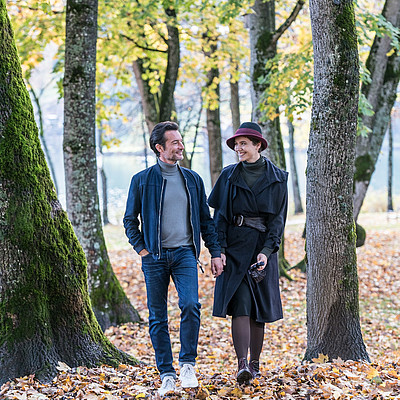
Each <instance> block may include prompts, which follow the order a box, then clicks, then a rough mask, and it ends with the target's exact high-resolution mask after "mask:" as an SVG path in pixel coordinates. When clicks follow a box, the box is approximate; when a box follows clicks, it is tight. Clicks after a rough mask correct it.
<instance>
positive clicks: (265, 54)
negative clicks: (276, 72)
mask: <svg viewBox="0 0 400 400" xmlns="http://www.w3.org/2000/svg"><path fill="white" fill-rule="evenodd" d="M272 37H273V33H272V32H269V31H266V30H265V31H263V32H262V33H261V35H260V36H259V38H258V40H257V44H256V46H255V48H256V62H255V64H254V71H253V85H254V87H255V88H256V90H257V91H263V90H265V89H266V84H259V83H258V82H259V80H260V79H261V78H263V77H265V76H267V75H268V73H269V69H268V68H267V67H266V63H267V61H268V60H270V59H272V58H273V57H274V55H275V54H274V51H273V49H271V40H272Z"/></svg>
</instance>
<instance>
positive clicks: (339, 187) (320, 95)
mask: <svg viewBox="0 0 400 400" xmlns="http://www.w3.org/2000/svg"><path fill="white" fill-rule="evenodd" d="M310 14H311V27H312V37H313V46H314V95H313V105H312V115H311V129H310V142H309V147H308V162H307V210H306V225H307V230H306V250H307V260H308V264H307V350H306V353H305V356H304V358H305V359H306V360H312V359H313V358H318V357H319V355H320V354H323V355H325V356H327V357H328V359H329V360H333V359H336V358H338V357H340V358H341V359H343V360H348V359H351V360H369V357H368V354H367V351H366V348H365V345H364V342H363V338H362V334H361V328H360V319H359V302H358V277H357V256H356V247H355V246H356V243H355V224H354V220H353V201H352V192H353V166H354V158H355V139H356V132H357V110H358V93H359V63H358V49H357V34H356V31H355V17H354V5H353V1H352V0H342V1H341V2H333V1H330V0H310Z"/></svg>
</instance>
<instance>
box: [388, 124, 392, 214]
mask: <svg viewBox="0 0 400 400" xmlns="http://www.w3.org/2000/svg"><path fill="white" fill-rule="evenodd" d="M388 136H389V138H388V139H389V140H388V142H389V143H388V148H389V152H388V153H389V154H388V198H387V200H388V201H387V211H393V127H392V118H390V119H389V126H388Z"/></svg>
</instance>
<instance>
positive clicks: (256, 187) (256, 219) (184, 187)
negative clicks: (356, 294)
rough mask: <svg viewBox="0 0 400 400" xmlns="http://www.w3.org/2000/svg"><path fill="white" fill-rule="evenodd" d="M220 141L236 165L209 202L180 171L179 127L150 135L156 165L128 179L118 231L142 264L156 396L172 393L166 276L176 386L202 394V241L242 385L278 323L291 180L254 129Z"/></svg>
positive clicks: (196, 180) (195, 178) (198, 183)
mask: <svg viewBox="0 0 400 400" xmlns="http://www.w3.org/2000/svg"><path fill="white" fill-rule="evenodd" d="M226 143H227V145H228V146H229V147H230V148H231V149H232V150H234V151H235V152H236V154H237V156H238V162H237V163H235V164H232V165H229V166H227V167H225V168H224V169H223V170H222V172H221V175H220V177H219V178H218V180H217V182H216V184H215V186H214V188H213V189H212V191H211V193H210V196H209V198H208V202H207V198H206V194H205V189H204V184H203V181H202V179H201V178H200V176H199V175H198V174H197V173H196V172H194V171H192V170H189V169H186V168H182V167H180V166H179V164H178V162H179V161H180V160H182V159H183V151H184V145H183V141H182V136H181V134H180V133H179V127H178V125H177V124H176V123H174V122H170V121H166V122H161V123H159V124H157V125H156V126H155V127H154V129H153V131H152V132H151V135H150V147H151V149H152V150H153V151H154V152H155V154H156V156H157V163H156V164H155V165H153V166H152V167H149V168H147V169H145V170H143V171H141V172H139V173H137V174H136V175H134V176H133V178H132V181H131V185H130V188H129V194H128V199H127V205H126V212H125V216H124V227H125V232H126V235H127V237H128V240H129V243H130V244H131V245H132V246H133V248H134V250H135V251H136V252H137V253H138V254H139V255H140V256H141V258H142V271H143V274H144V278H145V282H146V290H147V305H148V310H149V333H150V338H151V341H152V345H153V348H154V351H155V356H156V363H157V369H158V371H159V373H160V377H161V380H162V384H161V387H160V388H159V389H158V393H159V394H160V395H161V396H162V395H164V394H166V393H167V392H170V391H174V390H175V388H176V371H175V369H174V367H173V357H172V349H171V341H170V336H169V331H168V315H167V300H168V287H169V283H170V278H172V280H173V282H174V284H175V287H176V290H177V293H178V298H179V308H180V310H181V321H180V345H181V349H180V353H179V366H180V374H179V379H180V382H181V386H182V387H183V388H192V387H197V386H198V379H197V376H196V371H195V368H194V366H195V362H196V357H197V343H198V336H199V328H200V307H201V305H200V303H199V299H198V275H197V274H198V270H197V260H198V257H199V254H200V246H201V242H200V237H201V238H202V239H203V241H204V244H205V246H206V247H207V248H208V250H209V252H210V254H211V271H212V273H213V275H214V277H216V281H215V289H214V307H213V316H215V317H222V318H225V317H226V316H227V315H230V316H231V317H232V340H233V345H234V348H235V352H236V355H237V359H238V371H237V381H238V383H239V384H245V383H248V382H249V381H250V380H252V379H253V378H256V377H257V376H259V375H260V368H259V359H260V354H261V350H262V346H263V340H264V325H265V323H268V322H273V321H276V320H278V319H281V318H282V305H281V299H280V291H279V269H278V257H277V251H278V249H279V244H280V239H281V236H282V234H283V230H284V225H285V220H286V212H287V177H288V173H287V172H286V171H283V170H281V169H279V168H278V167H276V166H275V165H274V164H273V163H272V162H271V161H270V160H268V159H267V158H266V157H264V156H262V155H261V152H262V151H263V150H264V149H266V148H267V141H266V140H265V139H264V138H263V136H262V132H261V128H260V126H259V125H258V124H256V123H253V122H245V123H243V124H241V125H240V127H239V129H238V130H237V131H236V132H235V133H234V135H233V136H232V137H230V138H229V139H228V140H227V141H226ZM210 151H212V149H210ZM209 206H211V207H212V208H213V209H214V217H213V218H212V217H211V215H210V210H209Z"/></svg>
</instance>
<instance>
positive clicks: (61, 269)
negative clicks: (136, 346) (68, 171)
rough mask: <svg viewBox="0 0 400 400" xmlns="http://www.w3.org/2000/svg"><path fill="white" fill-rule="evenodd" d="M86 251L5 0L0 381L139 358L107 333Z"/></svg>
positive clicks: (0, 72) (0, 2) (0, 98)
mask: <svg viewBox="0 0 400 400" xmlns="http://www.w3.org/2000/svg"><path fill="white" fill-rule="evenodd" d="M86 266H87V265H86V260H85V255H84V252H83V250H82V248H81V246H80V244H79V242H78V240H77V238H76V236H75V234H74V231H73V229H72V226H71V224H70V222H69V220H68V218H67V215H66V213H65V212H64V211H63V210H62V208H61V206H60V203H59V202H58V200H57V195H56V192H55V189H54V185H53V183H52V181H51V177H50V173H49V170H48V168H47V165H46V161H45V157H44V154H43V152H42V149H41V147H40V142H39V138H38V129H37V126H36V124H35V120H34V115H33V108H32V104H31V102H30V99H29V95H28V92H27V90H26V88H25V85H24V82H23V79H22V72H21V66H20V62H19V58H18V54H17V50H16V47H15V41H14V37H13V33H12V28H11V24H10V21H9V18H8V16H7V11H6V3H5V0H0V384H2V383H4V382H5V381H7V380H9V379H12V378H15V377H19V376H24V375H29V374H35V375H36V377H37V378H39V379H43V380H48V379H51V377H52V376H54V375H55V374H56V372H57V371H56V365H57V363H58V362H59V361H62V362H65V363H66V364H68V365H69V366H71V367H74V366H78V365H86V366H93V365H98V364H102V363H106V364H109V365H115V366H116V365H118V364H119V363H121V362H124V363H137V361H136V360H135V359H133V358H132V357H130V356H128V355H127V354H125V353H123V352H121V351H120V350H118V349H117V348H116V347H114V346H113V345H112V344H111V343H110V342H109V341H108V339H107V338H106V337H105V336H104V335H103V333H102V331H101V329H100V326H99V324H98V323H97V321H96V318H95V316H94V314H93V312H92V309H91V304H90V300H89V296H88V291H87V271H86Z"/></svg>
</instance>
